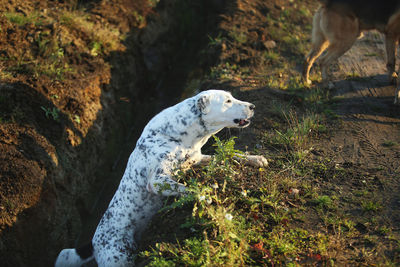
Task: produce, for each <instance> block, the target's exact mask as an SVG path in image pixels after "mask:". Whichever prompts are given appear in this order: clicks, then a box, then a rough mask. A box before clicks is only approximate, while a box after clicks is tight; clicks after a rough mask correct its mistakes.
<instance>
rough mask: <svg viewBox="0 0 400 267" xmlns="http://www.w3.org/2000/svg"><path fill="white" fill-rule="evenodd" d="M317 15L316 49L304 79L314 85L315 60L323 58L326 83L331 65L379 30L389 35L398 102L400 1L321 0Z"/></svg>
mask: <svg viewBox="0 0 400 267" xmlns="http://www.w3.org/2000/svg"><path fill="white" fill-rule="evenodd" d="M320 2H321V3H322V5H321V7H320V8H319V9H318V11H317V12H316V14H315V15H314V20H313V28H312V48H311V51H310V52H309V54H308V55H307V57H306V61H305V63H304V67H303V75H302V76H303V80H304V81H305V82H306V83H308V84H311V81H310V79H309V73H310V69H311V66H312V65H313V63H314V61H315V60H316V59H317V58H318V57H319V56H320V55H321V54H322V52H324V51H325V50H326V54H324V55H323V56H322V57H321V59H320V65H321V72H322V80H323V81H327V80H328V78H329V77H328V68H329V65H330V64H331V63H333V62H334V61H335V60H337V59H338V58H339V57H340V56H342V55H343V54H344V53H345V52H346V51H347V50H349V49H350V48H351V47H352V46H353V44H354V42H355V41H356V40H357V38H359V37H360V36H361V35H362V32H363V31H366V30H372V29H376V30H378V31H380V32H382V33H383V34H385V41H386V56H387V65H386V66H387V70H388V75H389V79H390V81H391V82H392V83H395V82H396V78H397V89H396V94H395V101H394V102H395V103H399V98H400V78H398V76H397V74H396V72H395V65H396V48H397V44H398V41H399V38H400V0H320ZM399 72H400V67H399Z"/></svg>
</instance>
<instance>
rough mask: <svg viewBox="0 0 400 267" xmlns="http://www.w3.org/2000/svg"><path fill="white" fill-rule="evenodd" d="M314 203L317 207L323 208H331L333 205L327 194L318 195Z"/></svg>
mask: <svg viewBox="0 0 400 267" xmlns="http://www.w3.org/2000/svg"><path fill="white" fill-rule="evenodd" d="M314 203H315V204H316V205H317V206H318V207H319V208H323V209H331V208H332V207H333V201H332V199H331V198H330V197H329V196H326V195H323V196H318V197H317V198H316V199H315V200H314Z"/></svg>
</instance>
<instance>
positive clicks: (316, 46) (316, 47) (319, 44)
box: [302, 8, 329, 84]
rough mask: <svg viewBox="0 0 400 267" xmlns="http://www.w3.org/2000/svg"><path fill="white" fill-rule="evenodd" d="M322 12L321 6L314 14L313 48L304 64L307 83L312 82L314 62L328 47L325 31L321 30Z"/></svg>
mask: <svg viewBox="0 0 400 267" xmlns="http://www.w3.org/2000/svg"><path fill="white" fill-rule="evenodd" d="M321 14H322V8H320V9H319V10H318V11H317V13H315V15H314V19H313V28H312V37H311V39H312V46H311V50H310V52H309V53H308V55H307V56H306V59H305V62H304V65H303V73H302V78H303V81H304V82H306V83H307V84H311V81H310V79H309V75H310V69H311V67H312V65H313V64H314V62H315V60H316V59H317V58H318V57H319V56H320V55H321V54H322V52H324V50H325V49H326V48H327V47H328V45H329V42H328V40H327V39H326V37H325V36H324V33H323V32H322V30H321V25H320V22H321Z"/></svg>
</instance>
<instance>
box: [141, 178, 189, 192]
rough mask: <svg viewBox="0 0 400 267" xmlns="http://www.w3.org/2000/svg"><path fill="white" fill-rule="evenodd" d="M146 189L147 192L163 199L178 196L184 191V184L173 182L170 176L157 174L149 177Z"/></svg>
mask: <svg viewBox="0 0 400 267" xmlns="http://www.w3.org/2000/svg"><path fill="white" fill-rule="evenodd" d="M146 188H147V191H149V192H152V193H155V194H158V195H162V196H164V197H168V196H179V195H181V194H183V193H185V191H186V186H185V185H184V184H181V183H178V182H176V181H174V180H173V179H171V176H170V175H168V174H165V173H158V174H155V175H154V176H153V177H151V178H150V179H149V181H148V183H147V187H146Z"/></svg>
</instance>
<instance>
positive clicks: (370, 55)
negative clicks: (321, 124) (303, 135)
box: [322, 32, 400, 226]
mask: <svg viewBox="0 0 400 267" xmlns="http://www.w3.org/2000/svg"><path fill="white" fill-rule="evenodd" d="M384 49H385V48H384V41H383V36H382V35H381V34H379V33H376V32H369V33H367V34H366V35H365V36H364V37H363V38H362V39H360V40H358V41H357V42H356V44H355V45H354V46H353V47H352V49H351V50H350V51H348V52H347V53H346V54H345V55H343V56H342V57H341V58H340V59H339V62H338V66H339V68H338V69H336V70H334V71H333V75H334V77H335V80H336V81H335V82H334V84H335V90H334V91H333V95H334V99H337V100H338V102H337V105H336V107H335V112H336V113H337V114H339V115H340V116H341V119H342V120H341V121H342V125H341V127H339V128H340V129H339V130H337V131H336V132H335V133H334V135H333V137H332V138H331V139H330V140H329V141H328V143H327V142H324V143H323V144H322V146H323V147H324V148H323V150H325V152H326V153H327V155H329V157H330V158H331V159H333V160H334V161H335V162H336V163H337V164H351V165H352V166H356V169H357V168H358V170H359V171H360V172H361V173H366V175H365V176H370V177H371V176H372V177H375V180H376V181H379V184H380V185H381V188H380V190H377V191H375V192H377V193H376V195H375V197H376V199H378V200H379V201H381V202H382V204H383V206H384V207H385V208H384V210H385V211H384V214H386V215H387V218H390V221H391V223H392V225H394V226H395V225H399V223H400V213H399V211H398V210H399V209H398V208H399V206H400V202H399V200H400V197H399V196H400V193H399V192H400V107H398V106H396V105H394V104H393V100H394V87H393V86H390V85H389V83H388V78H387V76H386V63H385V55H384V53H385V50H384ZM398 61H399V59H398ZM362 175H364V174H362ZM348 179H349V180H355V179H354V177H348ZM363 182H365V183H369V181H368V180H367V181H365V180H363ZM352 189H354V188H352V187H350V188H349V190H352Z"/></svg>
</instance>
